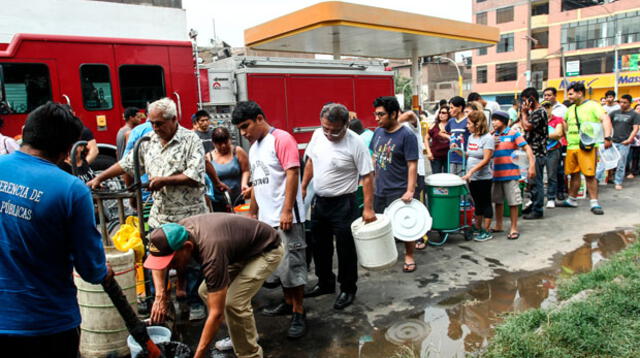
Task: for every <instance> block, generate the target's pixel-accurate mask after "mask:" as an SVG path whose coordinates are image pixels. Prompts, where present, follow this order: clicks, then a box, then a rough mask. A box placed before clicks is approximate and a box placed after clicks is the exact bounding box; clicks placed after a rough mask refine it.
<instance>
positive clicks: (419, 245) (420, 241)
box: [416, 239, 427, 250]
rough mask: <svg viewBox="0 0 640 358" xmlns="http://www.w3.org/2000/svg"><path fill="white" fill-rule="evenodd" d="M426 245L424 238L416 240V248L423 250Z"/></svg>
mask: <svg viewBox="0 0 640 358" xmlns="http://www.w3.org/2000/svg"><path fill="white" fill-rule="evenodd" d="M426 247H427V244H426V243H425V242H424V239H418V240H416V250H424V249H425V248H426Z"/></svg>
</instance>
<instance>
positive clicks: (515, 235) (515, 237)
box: [507, 231, 520, 240]
mask: <svg viewBox="0 0 640 358" xmlns="http://www.w3.org/2000/svg"><path fill="white" fill-rule="evenodd" d="M519 238H520V233H519V232H517V231H516V232H512V233H510V234H509V235H507V239H509V240H518V239H519Z"/></svg>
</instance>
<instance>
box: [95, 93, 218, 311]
mask: <svg viewBox="0 0 640 358" xmlns="http://www.w3.org/2000/svg"><path fill="white" fill-rule="evenodd" d="M149 122H150V123H151V126H152V128H153V133H151V134H147V136H150V140H149V142H148V143H144V144H143V145H142V147H141V155H140V167H141V169H142V170H143V172H145V173H146V174H147V175H148V177H149V187H148V189H149V190H150V191H152V192H153V206H152V207H151V213H150V215H149V227H151V228H157V227H159V226H160V225H162V224H166V223H175V222H178V221H179V220H182V219H184V218H187V217H189V216H193V215H198V214H204V213H206V212H207V211H208V210H207V207H206V204H205V200H204V188H205V187H204V175H205V160H204V148H203V146H202V143H201V141H200V138H198V135H197V134H195V133H194V132H193V131H190V130H187V129H185V128H184V127H181V126H180V125H179V124H178V119H177V109H176V104H175V102H173V101H172V100H171V99H170V98H163V99H160V100H158V101H155V102H153V103H151V104H150V105H149ZM133 161H134V160H133V151H131V152H129V153H127V154H126V155H125V156H124V157H123V158H122V159H121V160H120V161H119V162H118V163H116V164H114V165H113V166H111V167H110V168H109V169H107V170H105V171H104V172H103V173H101V174H100V175H98V176H97V177H96V178H95V179H93V180H91V181H90V182H89V183H87V184H88V185H89V186H90V187H92V188H97V187H99V186H100V183H102V182H103V181H104V180H106V179H109V178H112V177H114V176H118V175H122V174H124V173H127V174H129V175H133ZM190 274H191V272H190ZM194 275H195V276H199V275H198V273H197V270H196V272H194ZM196 281H198V280H197V279H190V282H187V284H188V285H189V286H190V287H191V288H192V289H191V290H189V287H187V290H188V291H191V295H190V306H191V312H190V318H191V319H200V318H204V315H205V313H204V306H203V305H202V304H201V303H200V302H199V299H198V295H197V292H196V289H197V284H198V283H199V282H196ZM179 283H180V284H179V285H178V286H179V287H178V288H179V291H180V296H181V297H182V296H184V295H185V294H186V293H185V292H184V291H185V288H184V285H183V284H184V283H185V281H184V278H180V280H179ZM158 298H160V297H156V301H155V302H154V304H153V307H152V313H153V311H156V310H164V309H166V303H167V302H166V300H164V298H162V299H160V300H158Z"/></svg>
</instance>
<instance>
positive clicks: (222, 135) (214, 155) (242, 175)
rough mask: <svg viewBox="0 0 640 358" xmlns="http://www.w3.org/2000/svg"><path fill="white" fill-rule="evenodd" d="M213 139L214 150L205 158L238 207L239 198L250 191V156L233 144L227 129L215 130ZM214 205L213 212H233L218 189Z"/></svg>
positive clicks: (214, 194) (214, 197) (215, 193)
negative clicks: (227, 188)
mask: <svg viewBox="0 0 640 358" xmlns="http://www.w3.org/2000/svg"><path fill="white" fill-rule="evenodd" d="M211 139H212V141H213V145H214V149H213V150H212V151H211V152H209V153H207V154H206V155H205V157H206V159H207V160H208V161H210V162H211V164H213V166H214V168H215V169H216V173H217V174H218V177H219V178H220V180H221V181H222V182H223V183H225V184H226V185H227V186H228V187H229V196H230V197H231V202H232V204H235V205H238V204H239V203H237V202H236V201H237V200H240V199H238V198H239V197H241V196H242V195H243V193H245V192H246V191H247V190H249V156H248V155H247V152H246V151H245V150H244V149H242V148H241V147H238V146H235V145H233V144H232V143H231V135H230V134H229V131H228V130H227V128H225V127H218V128H216V129H214V130H213V134H212V136H211ZM243 202H244V200H243V201H242V203H243ZM212 204H213V211H216V212H231V208H230V207H229V205H228V203H227V201H226V200H225V198H224V194H223V193H222V192H220V191H218V190H217V189H216V190H214V193H213V200H212Z"/></svg>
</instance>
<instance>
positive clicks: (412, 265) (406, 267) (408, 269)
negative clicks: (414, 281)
mask: <svg viewBox="0 0 640 358" xmlns="http://www.w3.org/2000/svg"><path fill="white" fill-rule="evenodd" d="M416 267H417V266H416V263H415V262H413V263H410V264H408V263H406V262H405V263H404V266H402V272H413V271H415V270H416Z"/></svg>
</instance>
